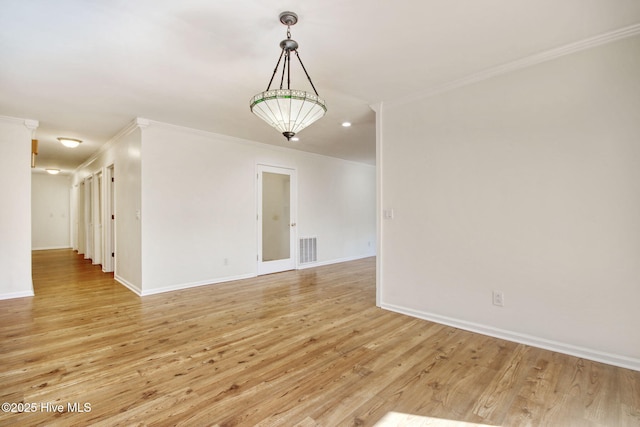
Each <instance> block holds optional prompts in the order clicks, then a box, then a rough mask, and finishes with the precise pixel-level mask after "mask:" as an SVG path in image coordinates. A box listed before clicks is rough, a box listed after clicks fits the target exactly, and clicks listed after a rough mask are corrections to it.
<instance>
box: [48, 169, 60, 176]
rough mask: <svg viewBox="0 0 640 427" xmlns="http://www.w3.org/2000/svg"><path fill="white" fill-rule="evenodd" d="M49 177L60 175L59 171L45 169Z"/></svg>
mask: <svg viewBox="0 0 640 427" xmlns="http://www.w3.org/2000/svg"><path fill="white" fill-rule="evenodd" d="M45 170H46V171H47V172H48V173H50V174H51V175H58V174H59V173H60V169H45Z"/></svg>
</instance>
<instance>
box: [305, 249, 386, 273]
mask: <svg viewBox="0 0 640 427" xmlns="http://www.w3.org/2000/svg"><path fill="white" fill-rule="evenodd" d="M374 256H376V254H375V253H373V254H366V255H356V256H352V257H346V258H337V259H331V260H328V261H318V262H308V263H305V264H299V265H298V270H304V269H307V268H314V267H322V266H323V265H331V264H339V263H341V262H349V261H356V260H358V259H364V258H371V257H374Z"/></svg>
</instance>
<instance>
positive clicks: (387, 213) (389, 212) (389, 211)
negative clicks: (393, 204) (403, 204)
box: [384, 209, 393, 219]
mask: <svg viewBox="0 0 640 427" xmlns="http://www.w3.org/2000/svg"><path fill="white" fill-rule="evenodd" d="M384 219H393V209H385V210H384Z"/></svg>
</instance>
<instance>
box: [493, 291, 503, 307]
mask: <svg viewBox="0 0 640 427" xmlns="http://www.w3.org/2000/svg"><path fill="white" fill-rule="evenodd" d="M493 305H497V306H498V307H504V294H503V293H502V291H493Z"/></svg>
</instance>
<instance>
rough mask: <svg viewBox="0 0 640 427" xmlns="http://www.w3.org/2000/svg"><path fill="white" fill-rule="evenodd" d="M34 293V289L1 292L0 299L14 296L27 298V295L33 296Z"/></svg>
mask: <svg viewBox="0 0 640 427" xmlns="http://www.w3.org/2000/svg"><path fill="white" fill-rule="evenodd" d="M33 295H34V294H33V290H31V291H22V292H10V293H8V294H0V300H3V299H13V298H26V297H32V296H33Z"/></svg>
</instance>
